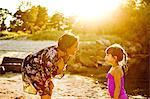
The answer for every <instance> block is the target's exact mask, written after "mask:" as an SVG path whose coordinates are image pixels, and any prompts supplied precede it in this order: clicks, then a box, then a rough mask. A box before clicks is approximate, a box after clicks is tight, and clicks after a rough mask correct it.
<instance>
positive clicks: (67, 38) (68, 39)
mask: <svg viewBox="0 0 150 99" xmlns="http://www.w3.org/2000/svg"><path fill="white" fill-rule="evenodd" d="M76 42H77V43H78V42H79V38H78V37H77V36H75V35H74V34H72V33H67V34H64V35H63V36H61V37H60V38H59V40H58V48H59V49H60V50H61V51H64V52H66V50H67V48H70V47H71V46H72V45H74V44H75V43H76Z"/></svg>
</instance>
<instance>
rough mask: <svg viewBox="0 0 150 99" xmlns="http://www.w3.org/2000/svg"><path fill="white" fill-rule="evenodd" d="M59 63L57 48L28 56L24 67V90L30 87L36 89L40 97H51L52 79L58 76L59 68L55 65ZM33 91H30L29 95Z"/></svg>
mask: <svg viewBox="0 0 150 99" xmlns="http://www.w3.org/2000/svg"><path fill="white" fill-rule="evenodd" d="M57 61H58V51H57V47H56V46H51V47H47V48H45V49H42V50H41V51H39V52H37V53H34V54H30V55H28V56H27V57H26V58H25V59H24V62H23V65H22V79H23V83H24V90H27V88H28V87H29V86H32V87H33V88H35V90H36V92H38V93H39V94H40V95H46V94H49V95H51V90H52V88H50V84H53V83H52V81H51V78H53V77H55V75H57V69H58V66H55V65H54V63H55V62H57ZM30 91H31V89H29V90H28V92H29V93H33V92H30Z"/></svg>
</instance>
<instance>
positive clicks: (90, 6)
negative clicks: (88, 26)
mask: <svg viewBox="0 0 150 99" xmlns="http://www.w3.org/2000/svg"><path fill="white" fill-rule="evenodd" d="M123 1H125V0H62V2H59V4H60V5H57V6H59V7H60V9H59V10H60V11H61V12H63V13H64V14H65V15H70V16H71V15H75V16H77V17H79V18H80V19H88V20H89V19H96V18H102V17H105V16H107V15H109V14H110V13H111V12H112V11H114V10H115V9H117V8H118V7H119V6H121V5H122V3H123Z"/></svg>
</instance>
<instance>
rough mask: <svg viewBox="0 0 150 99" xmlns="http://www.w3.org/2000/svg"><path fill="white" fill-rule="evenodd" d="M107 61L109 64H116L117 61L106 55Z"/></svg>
mask: <svg viewBox="0 0 150 99" xmlns="http://www.w3.org/2000/svg"><path fill="white" fill-rule="evenodd" d="M105 61H106V63H108V64H114V63H115V62H116V59H115V58H114V57H113V56H112V55H111V54H106V56H105Z"/></svg>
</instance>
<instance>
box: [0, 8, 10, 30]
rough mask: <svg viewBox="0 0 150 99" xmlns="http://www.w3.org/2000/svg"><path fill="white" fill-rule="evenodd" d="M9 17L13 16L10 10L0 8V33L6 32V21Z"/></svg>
mask: <svg viewBox="0 0 150 99" xmlns="http://www.w3.org/2000/svg"><path fill="white" fill-rule="evenodd" d="M8 15H11V13H10V12H9V11H8V9H3V8H0V31H2V30H6V28H7V27H6V24H5V20H6V18H7V17H8Z"/></svg>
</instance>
